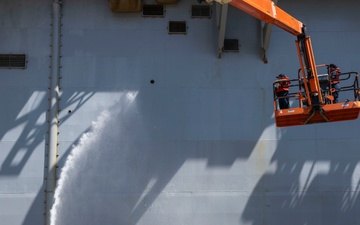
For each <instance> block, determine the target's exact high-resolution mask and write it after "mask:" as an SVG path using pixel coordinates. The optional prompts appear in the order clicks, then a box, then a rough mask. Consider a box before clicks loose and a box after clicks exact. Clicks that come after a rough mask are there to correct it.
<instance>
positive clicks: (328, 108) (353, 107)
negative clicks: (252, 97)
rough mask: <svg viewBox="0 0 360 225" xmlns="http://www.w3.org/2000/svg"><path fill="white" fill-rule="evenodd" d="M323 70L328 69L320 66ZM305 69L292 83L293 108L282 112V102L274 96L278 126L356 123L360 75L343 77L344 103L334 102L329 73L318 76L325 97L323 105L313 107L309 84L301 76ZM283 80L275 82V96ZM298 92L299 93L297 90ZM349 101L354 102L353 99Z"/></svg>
mask: <svg viewBox="0 0 360 225" xmlns="http://www.w3.org/2000/svg"><path fill="white" fill-rule="evenodd" d="M319 67H326V65H319V66H317V68H319ZM300 72H301V69H299V72H298V78H297V79H293V80H291V83H292V85H290V87H289V89H290V92H289V95H288V96H287V97H288V98H289V101H290V102H291V106H290V107H291V108H288V109H279V106H278V103H277V102H278V100H279V99H280V97H276V96H275V94H274V111H275V121H276V126H277V127H288V126H298V125H306V124H315V123H326V122H339V121H346V120H355V119H357V118H358V116H359V113H360V96H359V95H360V89H359V81H358V73H357V72H347V73H341V74H340V81H341V83H340V85H341V88H340V90H339V91H338V92H339V95H340V96H339V99H340V100H341V99H346V100H345V101H343V102H338V103H333V100H334V98H333V92H334V90H333V89H332V88H331V85H330V82H329V75H328V71H327V73H325V74H320V75H318V78H319V79H318V80H319V83H320V87H321V95H322V99H323V102H321V103H320V104H318V105H309V104H308V103H309V101H308V98H309V97H308V96H309V95H307V94H306V89H307V88H309V87H306V86H307V85H308V82H303V78H302V77H301V75H300ZM279 82H281V81H275V82H274V83H273V90H274V93H275V86H276V84H277V83H279ZM295 89H298V90H295ZM349 98H351V99H353V100H349Z"/></svg>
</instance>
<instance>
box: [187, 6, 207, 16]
mask: <svg viewBox="0 0 360 225" xmlns="http://www.w3.org/2000/svg"><path fill="white" fill-rule="evenodd" d="M191 17H192V18H209V19H210V18H211V10H210V6H209V5H193V6H191Z"/></svg>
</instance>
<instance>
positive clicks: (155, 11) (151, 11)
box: [143, 4, 164, 17]
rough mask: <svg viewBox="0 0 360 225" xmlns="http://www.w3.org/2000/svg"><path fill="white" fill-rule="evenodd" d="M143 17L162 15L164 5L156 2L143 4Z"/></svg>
mask: <svg viewBox="0 0 360 225" xmlns="http://www.w3.org/2000/svg"><path fill="white" fill-rule="evenodd" d="M143 16H144V17H164V6H163V5H156V4H144V5H143Z"/></svg>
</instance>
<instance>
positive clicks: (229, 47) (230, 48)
mask: <svg viewBox="0 0 360 225" xmlns="http://www.w3.org/2000/svg"><path fill="white" fill-rule="evenodd" d="M238 51H239V40H238V39H225V40H224V52H238Z"/></svg>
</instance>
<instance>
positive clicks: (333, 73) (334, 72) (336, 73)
mask: <svg viewBox="0 0 360 225" xmlns="http://www.w3.org/2000/svg"><path fill="white" fill-rule="evenodd" d="M340 74H341V71H340V69H339V68H338V67H337V66H336V65H335V64H330V65H329V78H330V84H331V88H334V89H335V91H334V92H333V93H332V95H333V96H334V103H337V102H338V98H339V90H340V86H339V83H340Z"/></svg>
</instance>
